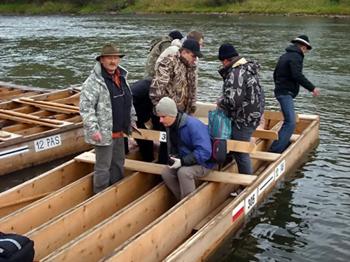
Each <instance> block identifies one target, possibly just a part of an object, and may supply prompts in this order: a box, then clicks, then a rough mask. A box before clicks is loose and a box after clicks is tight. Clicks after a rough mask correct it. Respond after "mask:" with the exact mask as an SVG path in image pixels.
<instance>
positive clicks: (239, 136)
mask: <svg viewBox="0 0 350 262" xmlns="http://www.w3.org/2000/svg"><path fill="white" fill-rule="evenodd" d="M254 130H255V128H252V127H242V128H241V129H238V128H237V127H236V126H235V125H233V126H232V139H233V140H239V141H246V142H249V141H250V139H251V137H252V134H253V132H254ZM233 156H234V158H235V160H236V164H237V167H238V172H239V173H241V174H248V175H251V174H253V166H252V162H251V160H250V156H249V154H248V153H239V152H233Z"/></svg>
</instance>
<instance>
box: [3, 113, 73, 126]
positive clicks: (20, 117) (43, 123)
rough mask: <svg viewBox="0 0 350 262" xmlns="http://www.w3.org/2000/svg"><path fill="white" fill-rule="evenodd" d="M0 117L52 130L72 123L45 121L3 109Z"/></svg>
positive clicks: (37, 117)
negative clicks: (51, 128)
mask: <svg viewBox="0 0 350 262" xmlns="http://www.w3.org/2000/svg"><path fill="white" fill-rule="evenodd" d="M0 117H2V118H5V119H8V120H13V121H18V122H21V123H27V124H37V125H41V126H48V127H53V128H60V127H63V126H67V125H72V123H70V122H65V121H60V120H53V119H46V118H41V117H39V116H35V115H30V114H24V113H19V112H15V111H11V110H4V109H0Z"/></svg>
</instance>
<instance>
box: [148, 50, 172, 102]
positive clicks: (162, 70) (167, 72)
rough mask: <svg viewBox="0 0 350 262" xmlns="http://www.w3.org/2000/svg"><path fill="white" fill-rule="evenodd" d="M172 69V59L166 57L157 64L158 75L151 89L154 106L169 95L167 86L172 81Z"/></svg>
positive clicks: (150, 93)
mask: <svg viewBox="0 0 350 262" xmlns="http://www.w3.org/2000/svg"><path fill="white" fill-rule="evenodd" d="M172 71H173V70H172V66H171V60H170V59H168V57H165V58H164V59H163V60H162V61H161V62H160V63H159V64H158V66H157V70H156V75H155V77H154V79H153V80H152V83H151V87H150V90H149V97H150V99H151V101H152V104H153V106H156V105H157V104H158V102H159V100H160V99H161V98H162V97H164V96H168V92H167V87H168V85H169V83H170V81H171V74H172V73H173V72H172Z"/></svg>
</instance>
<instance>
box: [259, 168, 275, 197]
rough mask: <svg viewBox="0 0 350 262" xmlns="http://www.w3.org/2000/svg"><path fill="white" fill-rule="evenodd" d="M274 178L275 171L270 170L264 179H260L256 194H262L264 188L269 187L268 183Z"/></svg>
mask: <svg viewBox="0 0 350 262" xmlns="http://www.w3.org/2000/svg"><path fill="white" fill-rule="evenodd" d="M274 180H275V172H272V173H271V174H270V175H269V176H268V177H267V178H265V179H264V181H262V183H260V185H259V187H258V196H260V194H262V193H263V192H264V191H265V189H266V188H268V187H269V185H271V183H272V182H273V181H274Z"/></svg>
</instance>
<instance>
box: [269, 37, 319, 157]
mask: <svg viewBox="0 0 350 262" xmlns="http://www.w3.org/2000/svg"><path fill="white" fill-rule="evenodd" d="M291 43H293V45H291V46H289V47H287V48H286V53H285V54H283V55H282V56H281V57H280V58H279V60H278V62H277V65H276V68H275V71H274V73H273V80H274V82H275V90H274V91H275V97H276V99H277V100H278V102H279V103H280V106H281V111H282V113H283V116H284V122H283V125H282V128H281V129H280V131H279V132H278V137H279V139H278V140H276V141H274V142H273V143H272V145H271V148H270V151H271V152H274V153H282V152H283V151H284V150H285V149H286V148H287V147H288V146H289V143H290V142H289V140H290V138H291V136H292V134H293V132H294V129H295V126H296V119H295V111H294V102H293V99H294V98H295V97H296V96H297V95H298V93H299V86H300V85H301V86H303V87H304V88H306V89H307V90H309V91H310V92H312V95H313V96H318V95H319V94H320V91H319V89H318V88H316V87H315V86H314V85H313V84H312V83H311V82H310V81H309V80H308V79H307V78H306V77H305V76H304V75H303V60H304V55H305V54H306V53H307V52H308V51H309V50H311V49H312V47H311V45H310V41H309V38H308V37H307V36H306V35H301V36H299V37H297V38H295V39H293V40H292V41H291Z"/></svg>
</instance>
